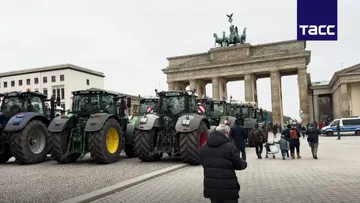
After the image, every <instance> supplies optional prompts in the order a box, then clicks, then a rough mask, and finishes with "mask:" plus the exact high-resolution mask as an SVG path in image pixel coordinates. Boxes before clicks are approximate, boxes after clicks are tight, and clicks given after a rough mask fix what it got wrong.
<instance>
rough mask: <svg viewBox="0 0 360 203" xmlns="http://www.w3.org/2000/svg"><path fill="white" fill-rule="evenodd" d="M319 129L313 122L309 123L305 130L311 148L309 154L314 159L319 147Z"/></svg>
mask: <svg viewBox="0 0 360 203" xmlns="http://www.w3.org/2000/svg"><path fill="white" fill-rule="evenodd" d="M320 134H321V131H320V129H319V128H317V127H316V126H315V124H310V126H309V128H308V129H307V130H306V135H307V136H308V138H307V141H308V143H309V146H310V148H311V154H312V156H313V158H314V159H318V157H317V152H318V148H319V135H320Z"/></svg>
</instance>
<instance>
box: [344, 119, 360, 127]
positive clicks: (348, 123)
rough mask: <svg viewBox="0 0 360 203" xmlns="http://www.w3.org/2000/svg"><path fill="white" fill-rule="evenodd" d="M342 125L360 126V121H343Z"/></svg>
mask: <svg viewBox="0 0 360 203" xmlns="http://www.w3.org/2000/svg"><path fill="white" fill-rule="evenodd" d="M342 123H343V125H344V126H349V125H360V119H343V120H342Z"/></svg>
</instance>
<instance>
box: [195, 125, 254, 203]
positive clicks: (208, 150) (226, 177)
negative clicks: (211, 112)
mask: <svg viewBox="0 0 360 203" xmlns="http://www.w3.org/2000/svg"><path fill="white" fill-rule="evenodd" d="M229 136H230V127H229V126H227V125H225V124H220V125H219V126H218V127H217V128H216V129H215V131H214V132H212V133H211V135H210V136H209V138H208V139H207V142H206V144H204V146H203V147H202V148H201V150H200V162H201V165H202V166H203V168H204V197H205V198H210V200H211V202H212V203H220V202H226V203H233V202H238V199H239V191H240V185H239V183H238V180H237V176H236V173H235V170H244V169H246V167H247V163H246V161H244V160H243V159H241V158H240V152H239V150H238V149H237V148H236V146H235V145H234V144H233V143H231V142H230V140H229Z"/></svg>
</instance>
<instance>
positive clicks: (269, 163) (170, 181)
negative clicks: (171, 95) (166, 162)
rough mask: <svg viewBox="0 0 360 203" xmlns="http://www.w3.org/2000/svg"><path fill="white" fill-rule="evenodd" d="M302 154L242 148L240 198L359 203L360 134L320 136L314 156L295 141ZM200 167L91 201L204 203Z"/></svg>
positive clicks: (250, 199) (248, 200)
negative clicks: (263, 154) (260, 154)
mask: <svg viewBox="0 0 360 203" xmlns="http://www.w3.org/2000/svg"><path fill="white" fill-rule="evenodd" d="M301 144H302V145H301V150H302V158H301V159H296V160H291V159H288V160H282V159H280V156H279V155H277V157H276V159H273V158H269V159H262V160H258V159H256V158H255V157H256V156H255V152H254V149H253V148H247V153H248V164H249V165H248V168H247V169H246V170H245V171H240V172H237V175H238V178H239V181H240V185H241V191H240V196H241V197H240V202H251V203H254V202H274V203H279V202H292V203H295V202H302V203H305V202H317V203H319V202H342V203H343V202H360V172H359V168H360V158H359V154H360V137H343V138H342V140H340V141H338V140H336V138H335V137H330V138H328V137H321V138H320V146H319V159H318V160H314V159H313V158H312V157H311V153H310V147H309V146H308V145H307V143H306V142H305V140H303V139H301ZM202 173H203V169H202V167H201V166H196V167H187V168H184V169H181V170H179V171H176V172H173V173H171V174H168V175H165V176H162V177H159V178H156V179H153V180H151V181H148V182H145V183H142V184H140V185H137V186H134V187H132V188H128V189H126V190H123V191H121V192H119V193H116V194H114V195H111V196H108V197H105V198H102V199H99V200H97V201H95V202H93V203H203V202H204V203H205V202H210V201H209V200H208V199H204V198H203V196H202V190H203V186H202V180H203V179H202V178H203V176H202V175H203V174H202Z"/></svg>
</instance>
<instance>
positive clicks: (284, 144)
mask: <svg viewBox="0 0 360 203" xmlns="http://www.w3.org/2000/svg"><path fill="white" fill-rule="evenodd" d="M276 143H277V144H279V147H280V151H281V156H282V159H283V160H285V156H286V154H287V153H288V152H289V148H290V146H289V142H288V141H287V140H286V139H285V136H284V135H281V138H280V140H279V141H278V142H276Z"/></svg>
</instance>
